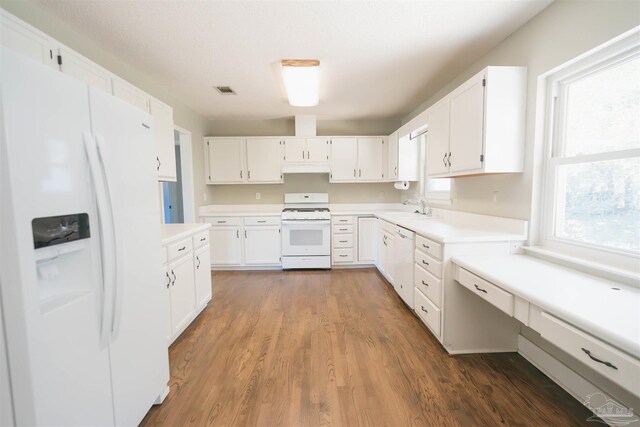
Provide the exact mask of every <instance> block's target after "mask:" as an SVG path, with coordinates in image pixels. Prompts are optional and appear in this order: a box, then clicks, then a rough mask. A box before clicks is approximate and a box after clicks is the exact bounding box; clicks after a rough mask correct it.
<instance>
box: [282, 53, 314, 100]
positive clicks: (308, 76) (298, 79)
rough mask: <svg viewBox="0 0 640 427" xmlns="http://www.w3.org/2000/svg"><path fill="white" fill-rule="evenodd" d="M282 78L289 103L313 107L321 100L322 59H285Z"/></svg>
mask: <svg viewBox="0 0 640 427" xmlns="http://www.w3.org/2000/svg"><path fill="white" fill-rule="evenodd" d="M282 78H283V79H284V86H285V89H286V90H287V97H288V98H289V104H291V105H293V106H294V107H312V106H314V105H318V102H319V100H320V61H318V60H317V59H285V60H283V61H282Z"/></svg>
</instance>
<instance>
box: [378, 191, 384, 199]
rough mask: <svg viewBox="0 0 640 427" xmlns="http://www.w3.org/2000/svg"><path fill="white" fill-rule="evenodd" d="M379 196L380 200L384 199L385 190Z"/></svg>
mask: <svg viewBox="0 0 640 427" xmlns="http://www.w3.org/2000/svg"><path fill="white" fill-rule="evenodd" d="M378 198H379V199H380V200H384V191H381V192H380V193H379V194H378Z"/></svg>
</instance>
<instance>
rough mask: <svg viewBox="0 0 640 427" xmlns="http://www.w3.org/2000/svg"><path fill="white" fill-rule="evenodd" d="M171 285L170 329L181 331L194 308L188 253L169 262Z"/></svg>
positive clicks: (192, 275)
mask: <svg viewBox="0 0 640 427" xmlns="http://www.w3.org/2000/svg"><path fill="white" fill-rule="evenodd" d="M169 275H170V276H171V286H170V288H169V291H170V292H169V293H170V300H171V329H172V332H173V333H174V334H176V333H179V332H180V331H182V330H183V329H184V328H185V327H186V325H187V323H189V321H190V320H191V314H192V313H193V311H194V309H195V301H196V296H195V287H194V280H195V278H194V272H193V258H192V254H191V253H189V254H187V255H185V256H183V257H181V258H179V259H177V260H175V261H170V262H169Z"/></svg>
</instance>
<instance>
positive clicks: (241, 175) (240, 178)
mask: <svg viewBox="0 0 640 427" xmlns="http://www.w3.org/2000/svg"><path fill="white" fill-rule="evenodd" d="M240 179H242V171H240Z"/></svg>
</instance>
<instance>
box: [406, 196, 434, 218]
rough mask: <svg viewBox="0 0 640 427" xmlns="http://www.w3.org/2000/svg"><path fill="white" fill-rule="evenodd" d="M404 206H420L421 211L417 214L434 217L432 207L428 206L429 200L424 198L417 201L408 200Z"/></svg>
mask: <svg viewBox="0 0 640 427" xmlns="http://www.w3.org/2000/svg"><path fill="white" fill-rule="evenodd" d="M402 204H403V205H416V206H420V210H419V211H418V210H416V212H415V213H417V214H420V215H426V216H428V217H431V216H433V209H431V206H429V205H428V201H427V199H425V198H424V197H419V198H417V199H407V200H405V201H404V202H402Z"/></svg>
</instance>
